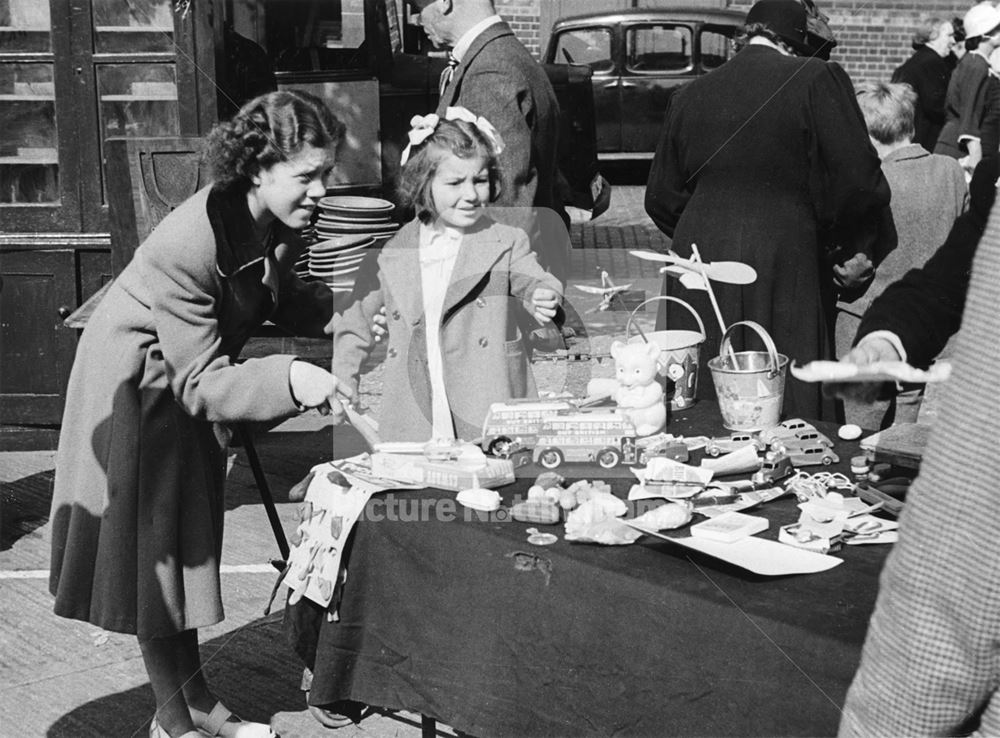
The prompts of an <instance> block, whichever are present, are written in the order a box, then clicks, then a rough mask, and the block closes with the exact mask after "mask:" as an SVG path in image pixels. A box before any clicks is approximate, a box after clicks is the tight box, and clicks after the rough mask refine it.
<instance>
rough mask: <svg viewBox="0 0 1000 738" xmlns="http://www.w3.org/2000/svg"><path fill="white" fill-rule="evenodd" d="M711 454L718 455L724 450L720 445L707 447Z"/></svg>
mask: <svg viewBox="0 0 1000 738" xmlns="http://www.w3.org/2000/svg"><path fill="white" fill-rule="evenodd" d="M705 451H707V452H708V455H709V456H718V455H719V454H720V453H721V452H722V451H721V449H720V448H719V447H718V446H709V447H708V448H706V449H705Z"/></svg>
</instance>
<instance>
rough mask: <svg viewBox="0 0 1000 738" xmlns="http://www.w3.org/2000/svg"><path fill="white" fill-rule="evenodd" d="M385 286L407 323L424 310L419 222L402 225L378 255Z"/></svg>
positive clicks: (418, 316)
mask: <svg viewBox="0 0 1000 738" xmlns="http://www.w3.org/2000/svg"><path fill="white" fill-rule="evenodd" d="M379 262H380V268H381V270H382V275H383V278H384V280H385V289H386V290H387V291H388V293H389V294H390V295H392V299H393V301H394V302H395V303H396V305H397V306H398V308H399V311H400V312H401V313H402V315H403V316H404V317H405V318H406V321H407V324H408V325H413V321H415V320H417V319H419V318H422V317H423V314H424V292H423V288H422V287H421V285H420V222H419V221H417V220H412V221H410V222H409V223H407V224H406V225H404V226H403V227H402V228H401V229H400V230H399V233H398V234H396V237H395V238H393V239H392V240H391V241H389V242H388V243H386V245H385V246H384V247H383V248H382V253H381V254H380V255H379Z"/></svg>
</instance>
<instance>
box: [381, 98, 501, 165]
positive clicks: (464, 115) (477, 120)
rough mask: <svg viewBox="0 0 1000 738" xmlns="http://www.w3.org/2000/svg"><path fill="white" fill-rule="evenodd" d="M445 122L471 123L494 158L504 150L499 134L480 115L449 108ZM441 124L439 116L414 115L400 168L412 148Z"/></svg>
mask: <svg viewBox="0 0 1000 738" xmlns="http://www.w3.org/2000/svg"><path fill="white" fill-rule="evenodd" d="M444 117H445V120H464V121H465V122H467V123H471V124H472V125H474V126H475V127H476V128H477V129H479V132H480V133H482V134H483V136H485V137H486V140H488V141H489V142H490V145H491V146H492V147H493V154H494V156H499V154H500V152H501V151H503V149H504V144H503V139H502V138H500V134H499V133H498V132H497V129H496V128H494V127H493V124H492V123H490V122H489V121H488V120H486V118H484V117H483V116H481V115H478V116H477V115H476V114H475V113H473V112H472V111H471V110H469V109H468V108H463V107H458V106H455V107H449V108H448V109H446V110H445V113H444ZM440 122H441V118H440V116H438V115H437V114H436V113H430V114H429V115H414V116H413V117H412V118H410V132H409V133H407V134H406V136H407V138H408V139H409V142H408V143H407V144H406V148H405V149H403V154H402V156H400V158H399V163H400V166H402V165H403V164H406V162H407V161H409V159H410V154H411V153H412V151H413V147H414V146H419V145H420V144H422V143H423V142H424V141H426V140H427V139H428V137H429V136H430V135H431V134H432V133H434V129H435V128H437V125H438V123H440Z"/></svg>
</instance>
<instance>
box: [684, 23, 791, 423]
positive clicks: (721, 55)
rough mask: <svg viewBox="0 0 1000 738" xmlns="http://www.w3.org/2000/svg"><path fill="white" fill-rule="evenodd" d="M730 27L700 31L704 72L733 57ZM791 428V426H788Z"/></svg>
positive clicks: (732, 30)
mask: <svg viewBox="0 0 1000 738" xmlns="http://www.w3.org/2000/svg"><path fill="white" fill-rule="evenodd" d="M735 31H736V29H735V28H733V27H732V26H704V27H702V29H701V35H700V36H699V37H698V38H699V39H700V40H701V66H702V68H703V69H705V70H706V71H707V70H709V69H715V68H717V67H721V66H722V65H723V64H724V63H725V62H726V61H728V59H729V58H730V57H731V56H732V55H733V44H732V40H731V39H732V37H733V34H734V33H735ZM788 427H791V426H788Z"/></svg>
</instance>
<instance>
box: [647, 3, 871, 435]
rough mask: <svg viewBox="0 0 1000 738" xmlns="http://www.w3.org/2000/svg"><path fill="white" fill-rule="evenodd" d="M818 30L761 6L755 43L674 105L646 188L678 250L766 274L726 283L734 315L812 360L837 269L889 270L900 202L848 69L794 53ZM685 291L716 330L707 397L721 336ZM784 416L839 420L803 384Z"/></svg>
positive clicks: (725, 298)
mask: <svg viewBox="0 0 1000 738" xmlns="http://www.w3.org/2000/svg"><path fill="white" fill-rule="evenodd" d="M805 24H806V21H805V14H804V11H803V10H802V6H801V5H799V3H797V2H795V1H794V0H762V2H759V3H757V4H756V5H754V7H753V8H752V9H751V10H750V12H749V14H748V15H747V28H746V34H745V36H746V38H747V39H748V43H747V45H746V46H745V47H744V48H743V49H742V50H741V51H740V52H739V53H738V54H736V56H735V57H734V58H733V59H731V60H730V61H729V62H727V63H726V64H725V65H723V66H722V67H720V68H719V69H717V70H715V71H713V72H712V73H711V74H708V75H705V76H704V77H701V78H699V79H697V80H694V81H693V82H691V83H690V84H688V85H687V86H686V87H684V88H682V89H681V90H679V91H678V92H677V93H676V94H675V95H674V96H673V97H672V98H671V100H670V104H669V107H668V109H667V115H666V121H665V123H664V128H663V134H662V138H661V140H660V144H659V147H658V149H657V152H656V156H655V158H654V160H653V164H652V168H651V170H650V174H649V182H648V184H647V190H646V212H647V213H649V215H650V217H651V218H652V219H653V221H654V222H655V223H656V225H657V226H659V228H660V230H662V231H663V232H664V233H666V234H667V235H668V236H670V237H671V238H672V239H673V249H674V250H675V251H676V252H677V253H678V254H680V255H681V256H689V255H690V254H691V244H692V243H694V244H697V246H698V249H699V251H700V253H701V255H702V257H703V258H704V260H705V261H719V260H735V261H741V262H745V263H747V264H749V265H751V266H752V267H754V268H755V269H756V270H757V275H758V276H757V281H756V282H755V283H754V284H751V285H746V286H743V287H741V286H736V285H729V284H722V283H719V282H714V283H713V288H714V289H715V293H716V295H717V296H718V300H719V304H720V308H721V312H722V317H723V319H724V320H725V321H726V324H727V325H729V324H732V323H734V322H736V321H740V320H754V321H757V322H758V323H760V324H761V325H763V326H764V328H765V329H766V330H767V331H768V332H769V333H770V334H771V336H772V337H773V339H774V341H775V343H776V344H777V348H778V351H779V352H781V353H784V354H787V355H789V356H790V357H791V358H792V359H793V360H795V361H797V362H799V363H805V362H809V361H812V360H814V359H828V358H833V337H832V319H833V306H834V300H835V294H836V289H835V275H834V265H835V264H843V263H847V264H848V265H849V266H850V267H854V266H859V265H860V266H864V265H865V260H864V257H863V256H858V257H855V258H853V259H852V258H851V257H852V256H854V255H855V254H856V253H857V252H859V251H863V252H867V255H868V257H869V258H870V260H871V262H874V263H877V262H878V260H879V258H880V257H881V256H883V255H884V254H883V253H881V250H882V249H881V248H880V247H879V244H877V243H876V239H875V237H874V232H875V228H876V225H877V223H878V222H879V218H880V217H881V216H882V215H883V209H885V208H886V207H887V205H888V202H889V187H888V185H887V183H886V181H885V177H883V176H882V171H881V169H880V162H879V159H878V156H877V155H876V153H875V151H874V149H873V148H872V146H871V144H870V142H869V140H868V132H867V130H866V128H865V123H864V120H863V119H862V117H861V112H860V110H859V109H858V104H857V102H856V100H855V98H854V89H853V87H852V86H851V82H850V80H849V79H848V77H847V75H846V74H845V73H844V71H843V70H842V69H841V68H840V67H839V66H837V65H836V64H834V63H828V62H823V61H820V60H818V59H812V58H797V57H795V56H793V55H792V54H793V52H798V53H807V48H808V47H806V45H805ZM864 238H867V239H868V240H867V241H865V240H864ZM848 276H852V275H848ZM841 278H843V277H841ZM668 288H669V289H675V290H676V289H678V288H675V287H674V286H673V285H665V289H668ZM682 297H683V299H685V300H688V301H690V302H691V304H692V305H693V306H694V307H695V308H696V309H697V310H698V312H699V313H700V314H701V315H702V317H703V318H704V322H705V326H706V329H707V332H708V338H707V341H706V343H705V349H704V351H703V354H705V355H703V356H702V358H701V361H700V365H701V372H700V373H701V376H700V377H699V388H698V395H699V396H700V397H710V396H714V391H713V386H712V380H711V377H710V374H709V372H708V369H707V361H708V358H710V357H711V356H713V355H715V354H717V353H718V350H719V341H720V338H721V332H720V330H719V327H718V325H717V321H716V320H715V318H714V314H713V311H712V308H711V306H710V303H709V301H708V298H707V296H706V293H704V292H693V291H692V292H685V293H684V294H683V295H682ZM663 321H664V315H662V314H661V316H660V322H661V325H662V322H663ZM678 325H679V324H678ZM669 327H675V326H673V325H671V326H669ZM737 338H739V336H737ZM751 347H752V348H759V342H758V343H755V344H752V346H751ZM737 348H739V347H738V346H737ZM784 408H785V410H786V412H787V413H788V414H789V415H801V416H803V417H809V418H814V419H833V418H832V415H833V404H832V401H830V400H826V399H824V398H823V397H822V395H821V392H820V390H819V387H818V386H815V385H813V386H809V385H805V384H804V383H800V382H798V381H797V380H794V379H792V378H790V377H789V379H788V383H787V384H786V388H785V405H784Z"/></svg>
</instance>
